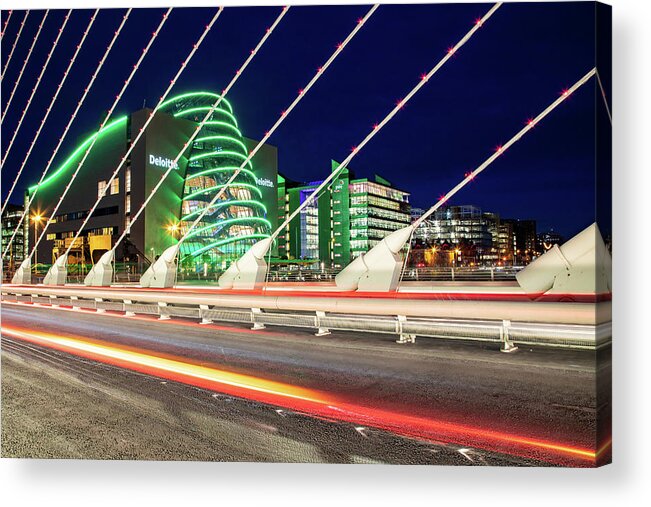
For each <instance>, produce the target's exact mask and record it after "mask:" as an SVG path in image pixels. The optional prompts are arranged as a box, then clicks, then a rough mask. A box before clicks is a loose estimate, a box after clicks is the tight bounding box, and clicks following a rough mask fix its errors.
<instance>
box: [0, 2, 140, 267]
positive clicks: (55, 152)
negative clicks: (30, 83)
mask: <svg viewBox="0 0 651 507" xmlns="http://www.w3.org/2000/svg"><path fill="white" fill-rule="evenodd" d="M131 10H132V9H127V12H126V14H125V15H124V16H123V17H122V22H121V23H120V26H118V29H117V30H116V31H115V33H114V34H113V38H112V39H111V42H109V45H108V46H107V47H106V50H105V51H104V55H103V56H102V58H101V59H100V61H99V63H98V64H97V68H96V69H95V72H93V75H92V76H91V78H90V81H89V82H88V84H87V85H86V88H85V89H84V93H83V95H82V96H81V99H80V100H79V101H78V102H77V107H76V108H75V110H74V111H73V113H72V114H71V115H70V119H69V120H68V124H67V125H66V128H65V129H64V130H63V134H62V135H61V137H60V138H59V142H58V143H57V145H56V147H55V148H54V151H53V152H52V155H51V156H50V159H49V160H48V162H47V165H46V166H45V169H44V170H43V173H42V174H41V178H40V179H39V180H38V183H37V184H36V188H35V189H34V192H32V195H31V196H30V197H29V202H28V203H27V206H25V210H24V211H23V214H22V216H21V217H20V220H19V221H18V225H17V226H16V228H15V230H14V232H13V234H12V236H11V239H10V240H9V242H8V243H7V246H6V247H5V251H4V252H3V253H2V258H3V259H4V258H5V256H6V255H7V252H9V248H10V247H11V244H12V243H13V241H14V238H15V237H16V234H17V233H18V231H19V230H20V225H21V224H22V223H23V221H24V220H25V217H26V216H27V214H28V213H29V209H30V206H31V205H32V202H33V201H34V199H35V198H36V193H37V192H38V189H39V188H40V187H41V183H43V180H45V177H46V176H47V173H48V171H49V170H50V167H51V166H52V162H54V159H55V157H56V156H57V153H58V152H59V149H60V148H61V145H62V144H63V141H64V140H65V138H66V136H67V135H68V131H69V130H70V127H71V126H72V124H73V122H74V121H75V118H76V117H77V114H78V113H79V110H80V109H81V106H83V105H84V101H85V100H86V97H87V96H88V93H89V92H90V89H91V88H92V86H93V83H95V79H96V78H97V75H98V74H99V72H100V71H101V70H102V67H103V66H104V62H105V61H106V59H107V58H108V55H109V53H110V52H111V50H112V49H113V45H114V44H115V41H116V40H117V38H118V36H119V35H120V32H122V28H123V27H124V25H125V23H126V22H127V19H129V15H130V14H131Z"/></svg>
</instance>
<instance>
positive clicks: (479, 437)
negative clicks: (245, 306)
mask: <svg viewBox="0 0 651 507" xmlns="http://www.w3.org/2000/svg"><path fill="white" fill-rule="evenodd" d="M2 332H3V334H6V335H7V336H11V337H13V338H15V339H18V340H22V341H27V342H30V343H33V344H36V345H40V346H44V347H48V348H53V349H56V350H60V351H62V352H66V353H69V354H73V355H76V356H81V357H85V358H87V359H91V360H94V361H98V362H102V363H105V364H111V365H113V366H117V367H120V368H124V369H128V370H132V371H137V372H140V373H144V374H148V375H153V376H156V377H161V378H165V379H168V380H173V381H177V382H181V383H183V384H188V385H193V386H196V387H201V388H204V389H208V390H212V391H217V392H220V393H224V394H228V395H232V396H237V397H241V398H245V399H248V400H252V401H257V402H261V403H265V404H270V405H275V406H281V407H284V408H286V409H290V410H294V411H296V412H299V413H304V414H306V415H309V416H316V417H320V418H324V419H327V420H332V421H342V422H349V423H354V424H364V425H368V426H371V427H375V428H379V429H382V430H386V431H390V432H392V433H395V434H398V435H402V436H406V437H410V438H417V439H423V440H427V441H431V442H441V441H446V442H450V443H454V444H458V445H464V446H466V445H467V446H473V447H477V448H481V449H485V450H488V451H492V452H499V453H503V454H509V455H516V456H521V457H525V458H530V459H538V460H544V461H548V462H552V463H556V464H564V465H570V466H572V465H573V466H592V465H594V464H595V463H596V462H597V460H598V459H599V457H600V456H601V455H602V454H603V453H605V452H606V451H607V450H608V449H609V448H610V445H611V442H610V439H608V440H607V441H606V442H604V443H603V444H601V446H600V447H599V448H598V449H587V448H584V447H580V446H576V445H573V444H571V443H567V442H556V441H551V440H547V439H542V438H536V437H535V436H528V435H518V434H512V433H507V432H503V431H497V430H493V429H488V428H482V427H477V426H471V425H468V424H459V423H455V422H451V421H445V420H437V419H432V418H425V417H421V416H414V415H409V414H405V413H400V412H395V411H390V410H386V409H382V408H376V407H368V406H364V405H361V404H356V403H351V402H348V401H345V400H341V399H338V398H337V397H336V396H334V395H331V394H329V393H326V392H322V391H318V390H314V389H310V388H303V387H300V386H295V385H291V384H287V383H284V382H279V381H275V380H268V379H264V378H261V377H257V376H254V375H249V374H242V373H236V372H231V371H228V370H223V369H218V368H215V367H212V366H207V365H206V364H205V363H204V364H201V365H199V364H194V363H190V362H188V360H187V359H186V358H180V357H175V356H170V355H165V356H163V355H155V354H153V353H152V352H151V351H148V350H144V349H139V348H134V347H126V346H121V345H120V346H118V345H114V344H110V343H107V342H103V341H99V340H92V339H88V338H86V337H82V336H72V335H66V336H64V335H59V334H54V333H49V332H43V331H35V330H30V329H24V328H17V327H10V326H3V327H2Z"/></svg>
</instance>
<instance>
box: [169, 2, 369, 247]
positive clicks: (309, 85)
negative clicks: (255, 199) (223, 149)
mask: <svg viewBox="0 0 651 507" xmlns="http://www.w3.org/2000/svg"><path fill="white" fill-rule="evenodd" d="M378 7H379V4H375V5H373V6H372V7H371V8H370V9H369V11H368V12H367V13H366V15H365V16H364V17H363V18H360V19H359V20H358V21H357V25H356V26H355V28H354V29H353V30H352V31H351V32H350V33H349V34H348V36H347V37H346V39H344V41H343V42H341V43H339V44H337V49H336V50H335V51H334V53H332V55H331V56H330V58H328V60H327V61H326V62H325V63H324V64H323V66H322V67H319V68H318V69H317V72H316V73H315V75H314V77H312V79H311V80H310V81H309V82H308V83H307V85H306V86H305V88H303V89H301V90H299V92H298V96H297V97H296V98H295V99H294V101H293V102H292V103H291V104H290V105H289V107H288V108H287V109H285V110H284V111H282V112H281V114H280V117H279V118H278V120H276V123H274V124H273V126H272V127H271V128H270V129H269V130H268V131H267V132H266V133H265V135H264V137H263V138H262V140H261V141H260V142H259V143H258V144H257V145H256V146H255V148H253V150H251V151H250V153H249V156H248V157H247V158H246V160H244V162H242V164H241V165H240V167H239V168H238V169H237V170H236V171H235V172H234V173H233V175H232V176H231V177H230V179H229V180H228V181H227V182H226V184H225V185H224V187H223V188H222V189H221V190H220V191H219V192H218V193H217V194H215V196H214V197H213V198H212V200H211V201H210V202H209V203H208V205H207V206H206V207H205V208H204V209H203V211H202V212H201V213H200V214H199V216H197V218H196V219H195V220H194V221H193V222H192V224H191V225H190V227H189V228H188V229H187V231H186V232H185V234H184V235H183V237H182V238H181V239H180V240H179V242H178V245H181V244H182V243H183V242H184V241H185V240H186V239H187V238H188V237H190V233H191V232H192V230H193V229H194V228H195V227H196V225H197V224H198V223H199V222H200V221H201V220H202V219H203V217H204V216H205V215H206V213H207V212H208V210H210V208H211V207H212V206H213V205H214V204H215V203H216V202H217V200H218V199H219V198H220V197H221V196H222V195H223V194H224V192H225V191H226V189H227V188H228V187H229V186H230V185H231V184H232V183H233V182H234V181H235V178H236V177H237V175H238V174H239V173H240V172H241V170H242V169H243V168H244V167H245V166H246V164H248V163H249V162H250V160H251V159H252V158H253V157H254V156H255V154H256V153H257V152H258V150H259V149H260V148H261V147H262V146H263V145H264V143H265V142H266V141H267V140H268V139H269V138H270V137H271V135H272V134H273V133H274V131H275V130H276V129H277V128H278V127H279V126H280V125H281V124H282V122H283V121H284V120H285V119H286V118H287V116H289V113H290V112H291V111H292V110H293V109H294V108H295V107H296V106H297V105H298V103H299V102H300V101H301V100H302V99H303V97H305V95H306V94H307V92H308V91H309V90H310V88H312V86H314V84H315V83H316V82H317V81H318V80H319V78H320V77H321V76H322V75H323V74H324V72H325V71H326V69H327V68H328V67H329V66H330V65H331V64H332V62H334V60H335V59H336V58H337V56H339V54H340V53H341V52H342V51H343V49H344V48H345V47H346V46H347V45H348V43H349V42H350V41H351V40H352V39H353V38H354V37H355V35H356V34H357V32H358V31H359V30H360V29H361V28H362V27H363V26H364V25H365V24H366V22H367V21H368V19H369V18H370V17H371V16H372V15H373V13H374V12H375V11H376V10H377V8H378ZM204 120H206V119H204Z"/></svg>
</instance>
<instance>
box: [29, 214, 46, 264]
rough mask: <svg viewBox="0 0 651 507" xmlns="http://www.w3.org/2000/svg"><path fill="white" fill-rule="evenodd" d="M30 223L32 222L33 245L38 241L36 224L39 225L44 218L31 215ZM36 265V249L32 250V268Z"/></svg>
mask: <svg viewBox="0 0 651 507" xmlns="http://www.w3.org/2000/svg"><path fill="white" fill-rule="evenodd" d="M30 218H31V220H32V222H34V244H36V242H37V241H38V224H40V223H41V222H42V221H43V218H45V217H44V216H43V215H41V214H40V213H37V214H36V215H32V216H31V217H30ZM36 265H38V249H37V248H36V249H34V266H36Z"/></svg>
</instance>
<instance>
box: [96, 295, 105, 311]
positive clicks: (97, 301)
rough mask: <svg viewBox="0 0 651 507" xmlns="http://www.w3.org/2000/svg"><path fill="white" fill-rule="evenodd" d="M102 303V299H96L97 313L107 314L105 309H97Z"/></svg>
mask: <svg viewBox="0 0 651 507" xmlns="http://www.w3.org/2000/svg"><path fill="white" fill-rule="evenodd" d="M102 301H103V300H102V298H95V311H96V312H97V313H106V310H105V309H104V308H97V303H101V302H102Z"/></svg>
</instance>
